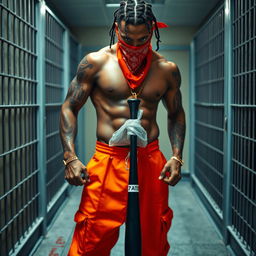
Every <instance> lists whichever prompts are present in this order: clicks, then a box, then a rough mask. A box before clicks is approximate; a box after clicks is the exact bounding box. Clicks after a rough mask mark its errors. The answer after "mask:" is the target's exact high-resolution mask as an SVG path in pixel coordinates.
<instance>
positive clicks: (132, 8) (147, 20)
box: [109, 0, 161, 51]
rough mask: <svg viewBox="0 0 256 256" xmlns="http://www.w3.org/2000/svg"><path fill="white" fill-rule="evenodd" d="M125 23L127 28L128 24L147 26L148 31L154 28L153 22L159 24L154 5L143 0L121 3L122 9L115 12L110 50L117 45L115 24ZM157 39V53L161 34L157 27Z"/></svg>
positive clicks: (125, 0) (128, 0) (110, 33)
mask: <svg viewBox="0 0 256 256" xmlns="http://www.w3.org/2000/svg"><path fill="white" fill-rule="evenodd" d="M122 20H124V21H125V26H126V25H127V24H132V25H140V24H146V25H147V27H148V30H149V31H150V30H151V28H152V22H153V21H154V22H155V24H156V23H157V21H156V17H155V15H154V14H153V12H152V5H151V4H149V3H146V2H145V1H143V0H123V1H121V2H120V7H119V9H117V10H116V11H115V12H114V21H113V25H112V27H111V29H110V31H109V35H110V48H111V45H113V44H114V43H115V22H117V23H118V25H120V23H121V21H122ZM154 31H155V37H156V39H157V42H156V45H157V48H156V51H157V50H158V49H159V43H160V42H161V41H160V34H159V30H158V27H157V25H156V26H155V30H154Z"/></svg>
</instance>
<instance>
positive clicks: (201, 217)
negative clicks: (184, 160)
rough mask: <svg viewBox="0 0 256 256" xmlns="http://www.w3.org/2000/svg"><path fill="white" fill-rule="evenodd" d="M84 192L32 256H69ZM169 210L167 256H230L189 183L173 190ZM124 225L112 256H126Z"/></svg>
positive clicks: (72, 201) (69, 203)
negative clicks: (75, 221)
mask: <svg viewBox="0 0 256 256" xmlns="http://www.w3.org/2000/svg"><path fill="white" fill-rule="evenodd" d="M81 189H82V188H81V187H79V188H75V189H74V191H73V193H72V194H71V195H70V198H69V199H68V200H67V202H66V204H65V205H64V207H63V209H62V210H61V212H60V214H59V216H58V217H57V218H56V220H55V222H54V223H53V224H52V226H51V227H50V228H49V232H48V234H47V236H46V237H45V238H44V239H43V241H42V243H41V244H40V246H39V247H38V249H37V250H36V251H35V252H34V253H33V254H31V256H32V255H33V256H66V255H67V252H68V249H69V245H70V242H71V238H72V233H73V230H74V222H73V215H74V213H75V212H76V210H77V208H78V204H79V201H80V194H81V191H82V190H81ZM170 189H171V193H170V203H169V205H170V207H171V208H172V209H173V211H174V218H173V222H172V227H171V229H170V231H169V233H168V237H169V242H170V244H171V249H170V251H169V254H168V256H228V255H229V253H228V251H227V249H226V247H225V245H224V243H223V242H222V240H221V238H220V237H219V236H218V233H217V232H216V230H215V227H214V226H213V224H212V222H211V220H210V219H209V217H208V215H207V214H206V210H205V209H204V208H203V206H202V205H201V203H200V202H199V199H198V198H197V196H196V195H195V193H194V191H193V189H192V187H191V185H190V183H189V182H188V180H186V179H184V181H181V182H180V183H179V184H178V185H176V186H175V187H170ZM123 248H124V225H123V226H122V227H121V229H120V237H119V240H118V242H117V244H116V245H115V247H114V248H113V249H112V252H111V256H123V255H124V253H123V251H124V249H123ZM99 256H100V255H99Z"/></svg>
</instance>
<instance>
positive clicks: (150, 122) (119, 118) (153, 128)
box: [96, 106, 159, 144]
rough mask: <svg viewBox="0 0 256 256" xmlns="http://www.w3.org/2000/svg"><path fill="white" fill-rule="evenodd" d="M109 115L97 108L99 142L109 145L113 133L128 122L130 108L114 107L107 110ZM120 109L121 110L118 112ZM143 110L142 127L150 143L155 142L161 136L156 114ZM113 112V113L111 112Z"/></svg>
mask: <svg viewBox="0 0 256 256" xmlns="http://www.w3.org/2000/svg"><path fill="white" fill-rule="evenodd" d="M107 109H108V110H109V113H106V111H104V110H103V109H99V108H97V107H96V111H97V140H98V141H101V142H104V143H107V144H108V143H109V140H110V138H111V137H112V135H113V133H114V132H115V131H116V130H118V129H119V128H120V127H121V126H122V125H123V124H124V123H125V121H126V120H128V119H129V118H130V110H129V107H128V106H126V107H124V106H120V107H119V106H114V107H113V106H112V107H108V108H107ZM118 109H120V110H119V111H118ZM142 109H143V115H142V119H141V125H142V127H143V128H144V129H145V130H146V132H147V138H148V143H150V142H152V141H154V140H155V139H157V138H158V136H159V128H158V125H157V123H156V116H155V115H156V114H155V111H153V112H154V114H153V113H152V112H151V111H150V112H151V113H150V112H149V111H148V110H146V109H145V108H142ZM111 110H112V111H111Z"/></svg>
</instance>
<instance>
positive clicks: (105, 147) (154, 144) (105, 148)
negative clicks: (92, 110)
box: [96, 139, 159, 156]
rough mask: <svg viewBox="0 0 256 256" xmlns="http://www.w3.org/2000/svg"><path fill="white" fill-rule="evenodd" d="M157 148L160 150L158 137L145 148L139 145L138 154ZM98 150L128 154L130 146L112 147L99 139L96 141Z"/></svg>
mask: <svg viewBox="0 0 256 256" xmlns="http://www.w3.org/2000/svg"><path fill="white" fill-rule="evenodd" d="M155 150H159V141H158V139H156V140H154V141H152V142H150V143H149V144H148V145H147V146H146V147H145V148H142V147H137V152H138V154H140V153H144V154H145V153H146V154H147V153H148V154H149V153H151V152H153V151H155ZM96 151H98V152H102V153H105V154H109V155H113V156H114V155H116V156H127V155H128V153H129V152H130V147H129V146H128V147H116V146H114V147H110V146H109V145H108V144H106V143H103V142H100V141H97V142H96Z"/></svg>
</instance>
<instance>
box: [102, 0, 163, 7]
mask: <svg viewBox="0 0 256 256" xmlns="http://www.w3.org/2000/svg"><path fill="white" fill-rule="evenodd" d="M147 2H148V3H149V4H157V5H158V4H161V5H163V4H164V2H165V0H147ZM105 4H106V6H107V7H119V4H120V0H105Z"/></svg>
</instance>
